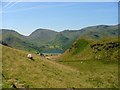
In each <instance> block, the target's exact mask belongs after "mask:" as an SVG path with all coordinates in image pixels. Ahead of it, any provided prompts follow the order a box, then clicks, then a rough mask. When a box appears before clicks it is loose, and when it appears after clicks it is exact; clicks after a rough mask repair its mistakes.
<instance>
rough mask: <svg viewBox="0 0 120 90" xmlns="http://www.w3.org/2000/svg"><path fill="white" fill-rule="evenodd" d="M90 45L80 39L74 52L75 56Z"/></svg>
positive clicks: (75, 45)
mask: <svg viewBox="0 0 120 90" xmlns="http://www.w3.org/2000/svg"><path fill="white" fill-rule="evenodd" d="M87 45H88V42H87V41H86V40H84V39H79V40H77V41H76V42H75V44H74V48H75V50H74V52H73V55H76V54H79V53H80V52H81V51H83V50H84V49H85V48H86V47H87Z"/></svg>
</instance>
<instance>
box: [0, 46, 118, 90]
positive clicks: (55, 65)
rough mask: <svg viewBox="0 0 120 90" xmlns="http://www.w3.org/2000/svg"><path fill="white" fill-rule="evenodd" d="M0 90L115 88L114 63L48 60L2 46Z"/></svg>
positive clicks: (116, 71) (116, 83)
mask: <svg viewBox="0 0 120 90" xmlns="http://www.w3.org/2000/svg"><path fill="white" fill-rule="evenodd" d="M2 47H3V48H2V49H3V50H2V51H3V52H2V56H3V59H2V60H3V61H2V62H3V74H2V76H3V88H13V87H12V85H13V84H16V86H17V87H18V88H21V87H25V88H73V87H74V88H98V87H99V88H117V87H118V81H117V80H118V67H117V63H116V62H115V63H102V62H100V61H92V60H91V61H79V62H77V61H76V62H70V61H69V62H65V61H59V62H55V61H50V60H47V59H45V58H42V57H40V56H37V55H34V60H33V61H32V60H29V59H28V58H27V54H28V52H25V51H21V50H17V49H13V48H10V47H6V46H2Z"/></svg>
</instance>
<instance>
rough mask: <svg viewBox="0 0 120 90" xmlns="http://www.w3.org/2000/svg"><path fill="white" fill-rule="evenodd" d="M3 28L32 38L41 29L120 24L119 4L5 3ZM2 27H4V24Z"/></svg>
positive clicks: (61, 29) (1, 12)
mask: <svg viewBox="0 0 120 90" xmlns="http://www.w3.org/2000/svg"><path fill="white" fill-rule="evenodd" d="M0 15H1V16H2V23H0V28H4V29H12V30H15V31H17V32H19V33H20V34H23V35H29V34H31V33H32V32H33V31H35V30H36V29H38V28H44V29H51V30H54V31H58V32H59V31H63V30H67V29H69V30H79V29H81V28H84V27H88V26H94V25H115V24H117V23H118V3H117V2H2V11H0ZM1 24H2V25H1Z"/></svg>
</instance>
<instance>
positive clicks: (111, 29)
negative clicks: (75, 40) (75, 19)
mask: <svg viewBox="0 0 120 90" xmlns="http://www.w3.org/2000/svg"><path fill="white" fill-rule="evenodd" d="M81 33H82V34H81V35H80V37H84V38H91V39H100V38H104V37H114V36H118V25H98V26H90V27H86V28H83V29H81Z"/></svg>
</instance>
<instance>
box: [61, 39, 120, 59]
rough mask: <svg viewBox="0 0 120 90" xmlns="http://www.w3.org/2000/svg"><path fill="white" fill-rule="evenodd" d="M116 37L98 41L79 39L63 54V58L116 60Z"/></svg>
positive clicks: (117, 45)
mask: <svg viewBox="0 0 120 90" xmlns="http://www.w3.org/2000/svg"><path fill="white" fill-rule="evenodd" d="M119 48H120V42H119V41H118V37H109V38H102V39H98V40H91V39H84V38H80V39H78V40H76V41H75V42H74V44H73V45H72V46H71V47H70V48H69V49H68V50H67V51H66V52H65V53H64V54H63V56H62V57H63V58H64V59H65V58H66V59H69V57H71V60H72V58H73V59H76V60H88V59H90V60H91V59H94V60H103V59H104V60H118V49H119Z"/></svg>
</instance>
